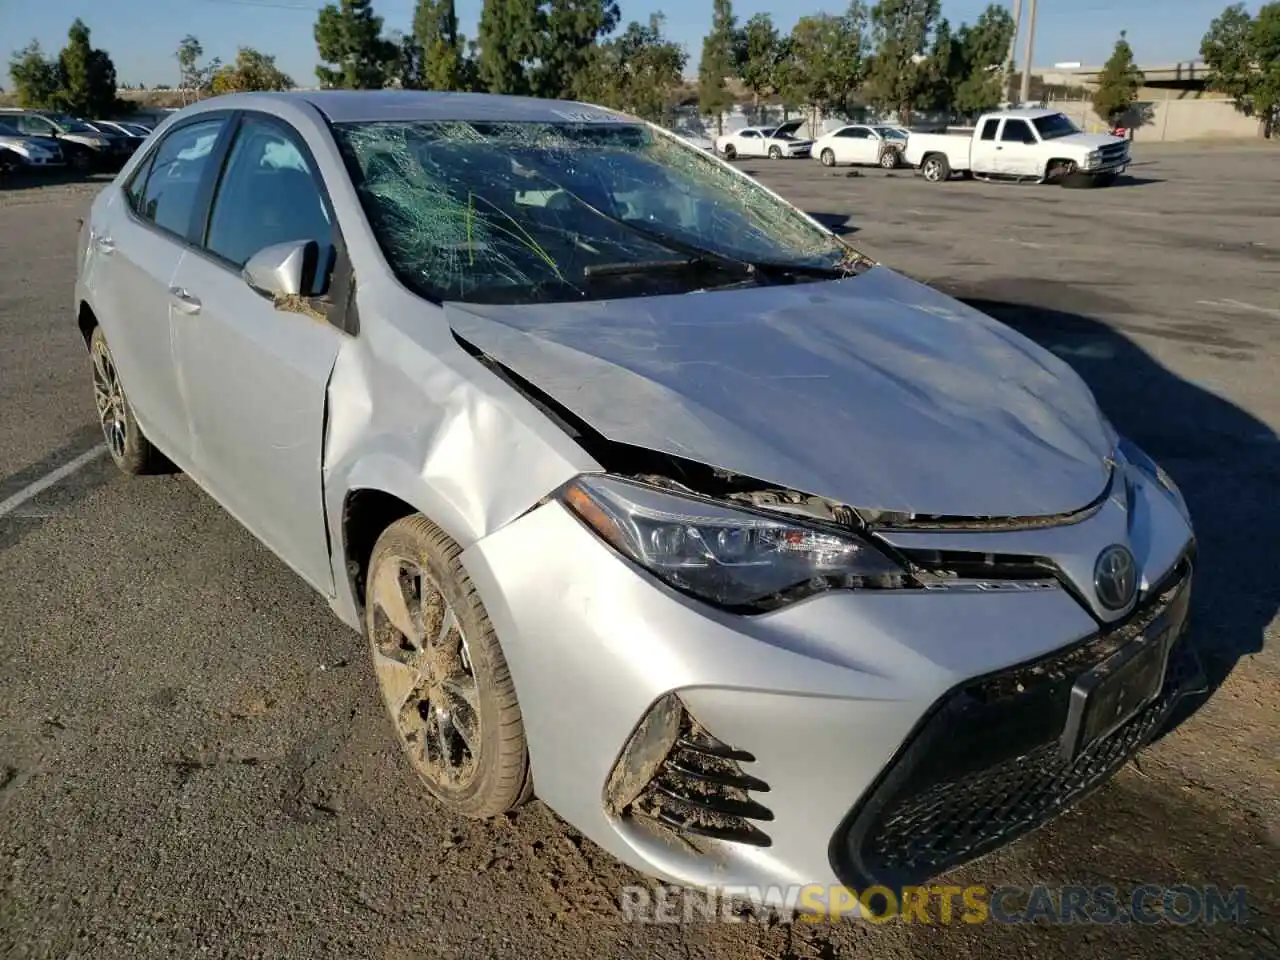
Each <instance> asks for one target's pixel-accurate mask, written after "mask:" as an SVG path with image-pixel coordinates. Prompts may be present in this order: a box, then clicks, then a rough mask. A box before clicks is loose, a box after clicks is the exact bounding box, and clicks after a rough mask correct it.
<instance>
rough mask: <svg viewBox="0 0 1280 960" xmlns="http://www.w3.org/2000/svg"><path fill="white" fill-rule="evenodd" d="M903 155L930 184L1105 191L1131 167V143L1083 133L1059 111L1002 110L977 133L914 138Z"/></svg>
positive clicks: (984, 121) (983, 121)
mask: <svg viewBox="0 0 1280 960" xmlns="http://www.w3.org/2000/svg"><path fill="white" fill-rule="evenodd" d="M903 155H904V156H905V157H906V161H907V163H909V164H910V165H911V166H913V167H915V168H916V169H917V170H919V171H920V172H921V173H922V174H924V178H925V179H926V180H928V181H930V182H931V183H941V182H943V181H944V180H948V179H950V177H951V175H952V174H954V173H963V174H966V175H969V176H974V177H977V178H979V179H983V180H1034V181H1036V182H1037V183H1061V184H1062V185H1064V186H1079V185H1085V184H1091V185H1097V186H1106V185H1108V184H1110V183H1112V182H1114V181H1115V179H1116V177H1117V176H1119V175H1120V174H1121V173H1124V171H1125V168H1126V167H1127V166H1128V165H1129V141H1127V140H1124V139H1122V138H1120V137H1113V136H1110V135H1109V134H1090V133H1082V132H1081V131H1080V130H1079V129H1078V128H1077V127H1076V125H1075V124H1074V123H1072V122H1071V121H1070V120H1069V119H1068V118H1067V117H1066V116H1064V115H1063V114H1061V113H1058V112H1057V111H1054V110H1025V109H1024V110H1002V111H1000V112H998V113H987V114H983V116H982V117H981V118H980V119H979V120H978V125H977V126H976V127H975V128H974V131H973V133H972V134H953V133H912V134H911V136H909V137H908V138H907V148H906V150H905V151H904V154H903Z"/></svg>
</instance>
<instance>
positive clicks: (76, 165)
mask: <svg viewBox="0 0 1280 960" xmlns="http://www.w3.org/2000/svg"><path fill="white" fill-rule="evenodd" d="M67 163H68V164H69V165H70V166H71V169H72V170H74V171H75V172H76V173H88V172H90V171H91V170H92V169H93V157H92V156H90V155H89V151H88V150H75V151H73V152H72V153H71V154H70V155H69V156H68V157H67Z"/></svg>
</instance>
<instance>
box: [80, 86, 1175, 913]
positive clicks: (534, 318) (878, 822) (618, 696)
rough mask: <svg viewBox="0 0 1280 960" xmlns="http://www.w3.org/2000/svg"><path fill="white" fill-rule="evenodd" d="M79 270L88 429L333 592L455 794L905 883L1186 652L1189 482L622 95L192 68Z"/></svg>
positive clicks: (422, 759) (1170, 688)
mask: <svg viewBox="0 0 1280 960" xmlns="http://www.w3.org/2000/svg"><path fill="white" fill-rule="evenodd" d="M201 144H208V148H207V149H206V148H204V147H202V146H201ZM269 157H270V158H274V159H272V160H270V161H269V162H268V158H269ZM620 198H622V199H620ZM357 277H358V278H359V282H358V283H357V282H356V278H357ZM75 302H76V304H77V305H78V307H77V309H78V313H77V323H78V326H79V330H80V332H81V333H82V334H83V336H84V339H85V343H86V345H87V347H88V351H89V355H90V357H91V360H92V363H91V370H92V377H93V394H94V398H95V400H96V404H97V411H98V416H99V419H100V421H101V424H102V429H103V433H104V436H105V438H106V442H107V445H108V447H109V450H110V453H111V456H112V458H113V460H114V462H115V463H116V464H117V465H118V466H119V467H120V468H121V469H122V470H123V471H125V472H127V473H141V472H146V471H149V470H156V469H167V468H168V466H167V465H168V464H176V465H177V466H178V467H180V468H181V469H182V470H184V471H186V472H187V473H188V474H189V475H190V476H191V477H192V479H194V480H195V481H196V483H198V484H199V485H200V486H201V487H203V488H204V489H205V490H207V491H208V492H209V493H210V494H211V495H212V496H213V497H214V498H215V499H216V500H217V501H219V502H220V503H221V504H223V505H224V506H225V507H226V508H227V509H228V511H229V512H230V513H232V514H233V515H234V516H235V517H236V518H237V519H238V520H239V521H240V522H241V523H243V524H244V525H245V526H246V527H247V528H248V529H249V530H250V531H251V532H252V533H253V534H254V535H255V536H256V537H257V538H259V539H260V540H261V541H262V542H264V543H265V544H266V545H267V546H269V547H270V548H271V549H272V550H274V551H275V552H276V553H277V554H278V555H279V557H280V558H281V559H282V560H283V561H284V562H285V563H286V564H288V565H289V566H290V567H292V569H293V570H294V571H295V572H296V573H297V574H298V575H299V576H300V577H302V579H303V580H305V581H306V582H307V583H308V584H310V585H311V586H312V587H313V588H314V589H315V590H317V591H318V592H319V593H320V594H321V595H323V596H324V597H325V598H326V599H327V600H328V602H329V603H330V605H331V606H332V608H333V609H334V611H335V613H336V614H337V615H338V617H339V618H341V620H342V621H343V622H345V623H346V624H348V625H349V626H351V627H352V628H353V629H355V630H358V631H361V632H362V633H363V634H364V635H365V637H366V638H367V643H368V648H369V658H368V661H367V662H368V663H369V664H370V665H371V667H372V668H373V672H374V674H375V676H376V677H377V681H378V684H379V687H380V690H381V694H382V698H383V700H384V701H385V704H386V708H387V714H388V717H389V719H390V722H391V726H392V727H393V728H394V730H395V733H396V738H397V741H398V743H399V745H400V746H401V747H402V748H403V751H404V755H405V758H406V759H407V761H408V764H409V766H410V767H411V769H412V770H413V771H414V772H415V773H416V774H417V775H418V777H419V779H420V780H421V782H422V784H423V785H424V786H425V789H426V792H427V793H428V794H430V795H432V796H434V797H435V798H437V799H438V800H439V801H440V803H441V804H442V805H443V808H444V810H442V814H443V813H445V811H448V812H452V813H454V814H463V815H467V816H475V817H489V816H495V815H498V814H501V813H502V812H504V811H506V810H508V809H510V808H512V807H513V806H515V805H518V804H520V803H522V802H524V801H525V800H527V799H528V798H530V797H531V796H533V795H534V794H535V793H536V795H537V796H538V797H540V798H541V799H542V800H543V801H544V802H545V803H547V804H548V806H550V807H551V808H552V809H553V810H555V811H556V812H557V813H558V814H559V815H560V816H562V817H563V818H564V819H566V820H567V821H568V822H570V823H571V824H573V825H574V826H575V827H576V828H577V829H578V830H580V831H581V832H582V833H583V834H585V835H586V836H587V837H589V838H590V839H592V840H593V841H594V842H596V843H597V844H599V845H600V846H601V847H603V848H604V849H606V850H608V851H610V852H611V853H613V854H614V855H616V856H617V857H619V858H621V859H622V860H624V861H626V862H627V863H630V864H632V865H634V866H636V867H638V868H639V869H641V870H644V871H647V872H649V873H652V874H655V875H658V876H661V877H665V878H667V879H669V880H671V881H674V882H678V883H681V884H685V885H690V886H706V887H723V886H727V885H728V886H740V885H754V886H756V887H757V888H758V889H768V890H772V891H773V893H772V894H769V893H762V894H761V896H762V898H763V899H764V900H765V901H766V902H774V901H775V900H776V898H777V897H778V896H780V895H781V890H782V886H784V885H787V884H791V883H794V882H796V879H797V878H803V879H804V880H807V881H811V882H814V883H819V884H831V885H832V887H831V888H830V889H831V890H832V895H833V896H834V895H835V891H837V890H840V889H841V887H840V885H844V886H847V887H854V888H856V889H859V890H862V889H865V888H866V887H867V886H868V885H870V884H876V883H883V884H886V885H890V886H896V885H898V884H901V883H913V882H921V881H923V880H925V879H926V878H928V877H931V876H933V875H935V874H937V873H938V872H940V871H943V870H947V869H949V868H951V867H953V866H955V865H956V864H959V863H961V862H964V861H967V860H969V859H971V858H973V857H976V856H979V855H981V854H983V853H985V852H987V851H989V850H991V849H993V848H995V847H997V846H999V845H1001V844H1004V843H1006V842H1008V841H1010V840H1012V839H1014V838H1015V837H1018V836H1020V835H1022V834H1024V833H1026V832H1027V831H1029V830H1031V829H1033V828H1034V827H1036V826H1038V825H1040V824H1042V823H1044V822H1045V821H1047V820H1048V819H1050V818H1052V817H1053V816H1055V815H1057V814H1059V813H1061V812H1062V811H1063V810H1065V809H1066V808H1068V807H1069V806H1070V805H1071V803H1072V802H1073V801H1075V800H1076V799H1078V798H1079V797H1081V796H1083V795H1084V794H1085V793H1087V792H1088V791H1090V790H1092V789H1093V788H1095V787H1097V786H1098V785H1099V784H1100V783H1102V782H1103V781H1105V780H1106V779H1107V778H1109V777H1110V776H1111V775H1112V774H1114V773H1115V772H1116V770H1118V769H1119V768H1120V767H1121V766H1122V765H1123V764H1124V763H1126V762H1127V760H1128V758H1130V757H1131V756H1132V755H1133V754H1134V753H1135V751H1137V750H1138V749H1139V748H1140V747H1141V746H1142V745H1143V744H1144V743H1145V742H1146V741H1147V740H1148V738H1150V737H1151V736H1152V735H1153V734H1154V733H1155V732H1156V731H1157V730H1158V729H1159V728H1160V725H1161V724H1162V723H1163V722H1164V721H1165V719H1166V718H1167V717H1168V716H1169V715H1170V713H1171V711H1172V710H1173V709H1174V706H1175V704H1176V703H1177V701H1178V699H1179V698H1180V697H1181V696H1182V694H1183V693H1184V692H1185V691H1186V690H1187V689H1188V687H1189V686H1190V685H1192V684H1193V681H1194V679H1195V677H1196V673H1195V664H1194V660H1193V655H1192V654H1191V652H1190V649H1189V648H1188V647H1187V645H1186V644H1185V643H1183V633H1184V625H1185V623H1186V611H1187V604H1188V601H1189V596H1190V589H1191V576H1192V569H1193V566H1194V562H1195V555H1194V554H1195V551H1194V547H1195V540H1194V536H1193V533H1192V527H1191V521H1190V518H1189V516H1188V513H1187V509H1186V506H1185V504H1184V502H1183V500H1182V497H1181V495H1180V494H1179V492H1178V488H1177V486H1176V485H1175V484H1174V482H1173V481H1172V480H1171V479H1170V478H1169V477H1168V475H1167V474H1166V473H1164V471H1163V470H1161V469H1160V467H1158V466H1157V465H1156V464H1155V463H1153V462H1152V460H1151V459H1150V458H1148V457H1147V456H1146V455H1145V454H1144V453H1142V451H1141V450H1139V449H1138V448H1137V447H1136V446H1135V445H1134V444H1133V443H1131V442H1130V441H1128V440H1126V439H1124V438H1123V437H1121V436H1120V435H1118V434H1117V433H1116V431H1115V430H1114V429H1113V428H1112V426H1111V425H1110V423H1109V422H1108V420H1107V418H1106V417H1105V416H1104V415H1103V413H1102V411H1100V410H1099V408H1098V406H1097V404H1096V403H1095V401H1094V399H1093V397H1092V396H1091V394H1090V392H1089V390H1088V389H1087V387H1086V386H1085V385H1084V383H1083V381H1082V380H1081V379H1080V377H1079V376H1077V375H1076V374H1075V373H1074V372H1073V371H1072V370H1071V368H1070V367H1069V366H1067V365H1066V363H1064V362H1063V361H1062V360H1060V359H1058V358H1057V357H1056V356H1054V355H1053V354H1052V353H1051V352H1049V351H1048V350H1045V349H1042V348H1041V347H1039V346H1037V345H1036V344H1034V343H1032V342H1031V341H1029V340H1027V339H1026V338H1024V337H1022V336H1021V335H1019V334H1018V333H1016V332H1014V331H1013V330H1011V329H1009V328H1008V327H1006V326H1004V325H1002V324H1000V323H998V322H997V321H995V320H993V319H991V318H990V317H988V316H986V315H984V314H982V313H980V312H978V311H977V310H974V309H972V308H970V307H967V306H965V305H963V304H961V303H959V302H957V301H955V300H952V299H951V298H949V297H947V296H945V295H943V294H942V293H940V292H937V291H935V290H933V289H931V288H929V287H927V286H924V285H922V284H920V283H917V282H915V281H913V280H910V279H908V278H906V277H905V276H902V275H900V274H898V273H895V272H894V271H892V270H891V269H889V268H888V267H885V266H882V265H879V264H876V263H874V262H872V261H870V260H868V259H867V258H866V257H864V256H862V255H861V254H859V253H857V252H856V251H855V250H853V249H852V248H851V247H849V246H848V245H847V244H846V243H845V242H844V241H842V240H840V239H839V238H838V237H836V236H835V235H834V234H832V233H831V232H830V231H829V230H827V229H825V228H824V227H822V226H821V225H820V224H819V223H818V222H817V221H815V220H814V219H813V218H811V217H810V216H808V215H807V214H805V213H803V212H801V211H800V210H799V209H797V208H796V207H794V206H792V205H791V204H789V203H787V202H785V201H784V200H782V199H781V198H780V197H779V196H778V195H777V194H775V193H773V192H772V191H770V190H768V189H767V188H765V187H764V186H762V185H760V184H759V183H757V182H756V181H755V180H753V179H752V178H750V177H748V176H746V175H745V174H744V173H742V172H741V171H739V170H737V169H735V168H733V167H732V166H731V165H729V164H727V163H725V162H724V161H723V160H721V159H720V158H718V157H715V156H712V155H709V154H708V153H707V152H706V151H704V150H700V149H698V148H696V147H691V146H689V145H688V144H686V143H683V142H682V141H680V140H679V139H678V138H675V137H673V136H671V135H669V134H666V133H665V132H663V131H661V130H659V129H658V128H656V127H653V126H650V125H648V124H645V123H643V122H640V121H638V120H634V119H631V118H628V117H625V116H622V115H619V114H615V113H613V112H611V111H608V110H604V109H601V108H597V107H590V106H584V105H582V104H575V103H559V102H555V101H546V100H533V99H525V98H515V97H495V96H486V95H464V94H434V93H407V92H403V91H388V92H381V91H379V92H357V91H297V92H292V93H280V94H237V95H229V96H225V97H219V98H217V99H213V100H208V101H205V102H203V103H199V104H195V105H192V106H190V107H188V108H186V109H185V110H183V111H181V112H180V113H178V114H177V115H176V116H174V117H173V118H171V119H170V120H169V121H168V122H167V123H165V124H164V125H163V126H161V127H160V128H159V129H157V131H156V133H155V136H154V137H152V139H151V141H150V142H149V143H148V145H147V147H146V148H145V149H144V150H143V151H140V152H139V153H138V155H136V156H135V157H134V158H133V159H132V160H131V161H130V163H129V164H128V165H127V166H126V168H125V169H124V170H123V171H122V172H121V173H120V174H119V176H117V177H116V179H115V180H114V182H113V183H112V184H111V185H110V186H108V187H107V188H106V189H104V190H103V191H101V193H100V194H99V195H98V196H97V197H96V198H95V200H94V202H93V204H92V208H91V210H90V212H89V215H88V217H87V219H86V221H85V223H84V226H83V231H82V233H81V235H80V239H79V246H78V254H77V278H76V286H75ZM156 523H157V525H156V527H155V529H154V531H153V534H154V535H157V536H159V535H163V529H162V526H161V521H157V522H156ZM260 589H267V587H265V586H263V587H261V588H260ZM262 679H263V682H270V678H269V677H264V678H262ZM107 682H109V680H108V681H107ZM424 799H425V798H424ZM400 802H401V804H402V806H404V805H410V804H413V803H415V802H417V800H416V798H415V797H414V796H413V795H412V794H409V795H407V796H406V797H405V798H404V799H403V800H401V801H400ZM1079 829H1080V830H1082V831H1086V836H1085V838H1084V839H1085V840H1089V839H1091V838H1092V837H1093V836H1094V834H1093V833H1087V831H1089V830H1091V829H1092V828H1091V827H1090V826H1089V825H1088V824H1085V823H1082V824H1081V825H1080V826H1079ZM804 906H805V907H806V908H807V909H814V908H815V907H816V906H817V904H805V905H804Z"/></svg>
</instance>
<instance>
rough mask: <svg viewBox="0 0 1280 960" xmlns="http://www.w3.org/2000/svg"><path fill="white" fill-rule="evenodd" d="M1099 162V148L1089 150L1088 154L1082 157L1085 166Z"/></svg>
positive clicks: (1091, 165)
mask: <svg viewBox="0 0 1280 960" xmlns="http://www.w3.org/2000/svg"><path fill="white" fill-rule="evenodd" d="M1101 162H1102V151H1101V150H1090V151H1089V155H1088V156H1087V157H1085V158H1084V165H1085V166H1086V167H1096V166H1097V165H1098V164H1100V163H1101Z"/></svg>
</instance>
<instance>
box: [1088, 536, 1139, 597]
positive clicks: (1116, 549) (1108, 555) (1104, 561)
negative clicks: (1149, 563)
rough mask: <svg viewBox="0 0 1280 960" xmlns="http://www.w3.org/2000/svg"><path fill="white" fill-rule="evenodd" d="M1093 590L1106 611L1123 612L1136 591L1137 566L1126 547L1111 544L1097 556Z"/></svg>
mask: <svg viewBox="0 0 1280 960" xmlns="http://www.w3.org/2000/svg"><path fill="white" fill-rule="evenodd" d="M1093 588H1094V590H1095V591H1097V594H1098V602H1099V603H1101V604H1102V605H1103V606H1104V607H1106V608H1107V609H1108V610H1123V609H1124V608H1125V607H1127V606H1128V605H1129V604H1131V603H1132V602H1133V597H1134V594H1135V593H1137V591H1138V564H1137V563H1136V562H1135V561H1134V559H1133V554H1132V553H1130V552H1129V548H1128V547H1124V546H1121V545H1120V544H1118V543H1117V544H1112V545H1111V546H1109V547H1107V549H1105V550H1103V551H1102V552H1101V553H1100V554H1098V562H1097V563H1096V564H1094V567H1093Z"/></svg>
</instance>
